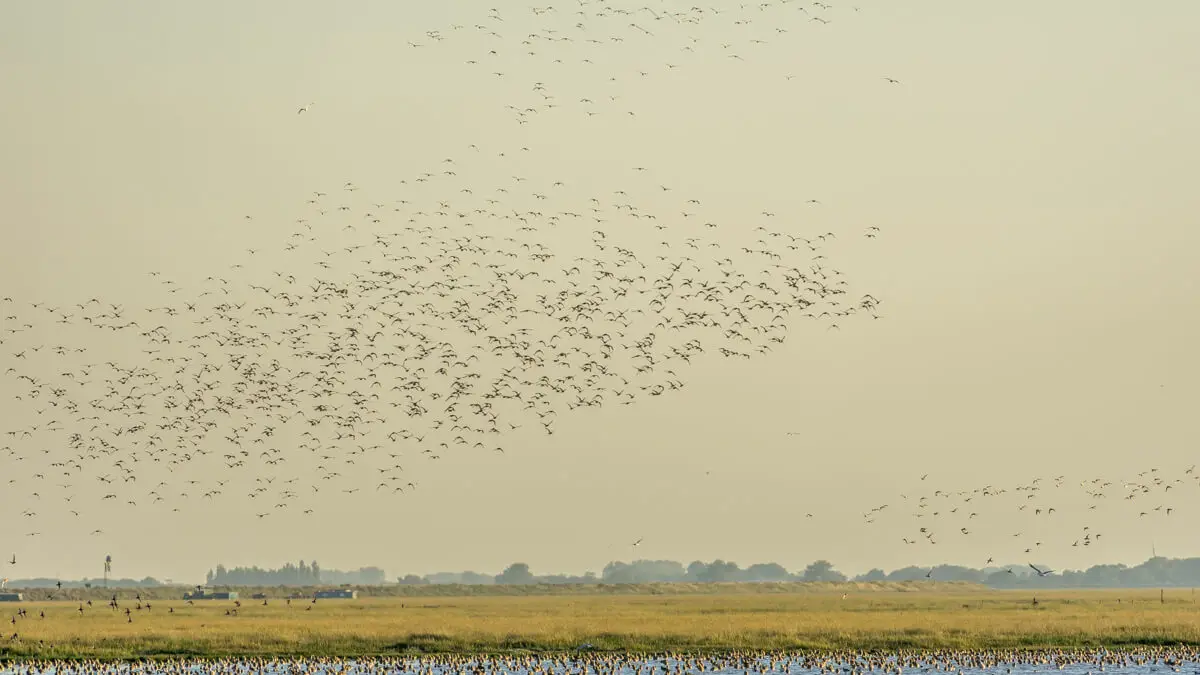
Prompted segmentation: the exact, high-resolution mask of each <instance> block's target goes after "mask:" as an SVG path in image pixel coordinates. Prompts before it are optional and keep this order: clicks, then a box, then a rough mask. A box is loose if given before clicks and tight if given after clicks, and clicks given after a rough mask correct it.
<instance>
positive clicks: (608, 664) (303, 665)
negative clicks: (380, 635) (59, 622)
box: [0, 645, 1200, 675]
mask: <svg viewBox="0 0 1200 675" xmlns="http://www.w3.org/2000/svg"><path fill="white" fill-rule="evenodd" d="M588 647H589V645H581V646H580V648H579V651H580V653H579V654H576V655H561V656H555V657H541V656H511V657H474V656H472V657H467V656H463V657H455V656H423V657H404V658H389V657H384V658H360V659H336V658H320V659H244V660H241V659H239V660H211V661H186V660H172V661H161V662H136V663H112V664H110V663H104V662H84V663H79V662H57V663H45V662H39V663H14V664H12V665H10V666H8V667H7V669H3V668H0V675H184V674H191V673H194V674H196V675H243V674H248V673H267V674H271V675H294V674H297V673H303V674H306V675H401V674H405V675H699V674H700V673H723V674H725V675H800V674H804V675H834V674H835V673H848V674H850V675H867V674H868V673H879V674H881V675H901V674H902V673H905V672H908V673H958V674H960V675H961V674H963V673H1005V674H1006V675H1011V674H1012V673H1017V674H1018V675H1025V674H1027V673H1044V672H1051V671H1061V672H1065V673H1071V674H1073V675H1074V674H1078V675H1092V674H1093V673H1100V672H1108V673H1116V674H1119V675H1142V674H1143V673H1160V672H1189V673H1190V672H1195V670H1196V666H1197V664H1198V662H1200V653H1198V652H1197V651H1196V650H1195V649H1194V648H1183V647H1154V648H1141V649H1134V650H1121V651H1111V650H1106V649H1087V650H1053V651H982V652H956V651H942V652H923V653H911V652H900V653H898V654H890V655H884V654H876V653H869V652H853V651H840V652H827V653H825V652H815V653H805V654H761V653H753V652H745V653H735V654H729V655H714V656H691V655H683V654H660V655H648V656H633V655H620V656H617V655H609V654H596V653H587V650H588Z"/></svg>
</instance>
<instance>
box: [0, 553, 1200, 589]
mask: <svg viewBox="0 0 1200 675" xmlns="http://www.w3.org/2000/svg"><path fill="white" fill-rule="evenodd" d="M1035 564H1036V563H1035ZM1039 567H1041V569H1043V570H1045V569H1047V568H1046V567H1045V566H1041V565H1039ZM910 581H936V582H965V583H975V584H983V585H985V586H988V587H990V588H997V589H1004V588H1139V587H1195V586H1200V558H1165V557H1161V556H1160V557H1154V558H1150V559H1148V560H1146V561H1145V562H1143V563H1141V564H1139V565H1135V566H1132V567H1131V566H1128V565H1123V564H1102V565H1094V566H1092V567H1090V568H1088V569H1086V570H1065V571H1062V572H1055V573H1053V574H1049V575H1046V576H1039V575H1038V574H1036V573H1035V572H1034V571H1033V569H1032V568H1031V567H1030V566H1029V564H1028V563H1020V564H1013V565H1007V566H1003V567H986V568H982V569H974V568H970V567H963V566H959V565H939V566H936V567H934V568H932V573H931V570H930V568H929V567H918V566H910V567H903V568H900V569H896V570H892V571H891V572H885V571H884V570H882V569H872V570H870V571H869V572H866V573H865V574H860V575H858V576H854V577H850V576H847V575H845V574H843V573H841V572H839V571H837V569H836V568H835V567H834V565H833V564H832V563H830V562H829V561H827V560H818V561H816V562H813V563H812V564H810V565H808V566H807V567H806V568H804V569H803V570H800V571H795V572H792V571H788V570H787V569H786V568H784V567H783V566H782V565H779V564H777V563H758V564H754V565H750V566H749V567H745V568H742V567H740V566H739V565H738V564H737V563H734V562H729V561H725V560H714V561H712V562H708V563H705V562H702V561H699V560H697V561H695V562H692V563H691V564H689V565H687V566H684V565H683V564H682V563H680V562H677V561H674V560H638V561H634V562H632V563H625V562H611V563H609V564H608V565H607V566H605V568H604V570H603V571H602V572H601V573H600V574H599V575H596V574H594V573H592V572H588V573H586V574H583V575H568V574H549V575H536V574H534V573H533V571H532V570H531V569H530V567H529V565H527V564H525V563H513V564H512V565H510V566H508V567H507V568H506V569H505V570H504V571H503V572H501V573H500V574H495V575H493V574H484V573H480V572H471V571H466V572H438V573H434V574H426V575H423V576H419V575H415V574H407V575H403V576H400V577H397V578H394V579H388V578H387V573H386V572H385V571H384V570H383V569H382V568H379V567H362V568H359V569H357V570H352V571H341V570H327V569H322V568H321V566H320V565H319V563H317V562H316V561H313V562H311V563H308V562H305V561H303V560H302V561H299V563H287V564H285V565H283V566H282V567H280V568H278V569H262V568H259V567H232V568H229V567H225V566H224V565H217V566H216V567H215V568H213V569H212V570H209V572H208V574H207V575H206V579H205V582H204V583H205V585H208V586H219V587H268V586H284V587H296V588H299V587H313V586H322V585H351V586H368V587H378V586H397V587H414V586H447V585H457V586H497V585H499V586H511V585H542V586H546V585H589V584H593V585H601V584H605V585H613V584H628V585H634V584H671V583H680V584H684V583H686V584H711V583H764V582H777V583H780V582H783V583H786V582H791V583H795V582H804V583H830V582H834V583H837V582H910ZM60 582H61V583H62V586H63V588H81V587H85V588H100V587H104V586H107V587H109V588H147V587H160V586H178V585H189V584H180V583H174V582H172V581H171V580H169V579H167V580H159V579H155V578H154V577H145V578H143V579H108V580H107V581H106V580H103V579H83V580H75V581H66V580H59V579H50V578H37V579H14V580H10V581H9V582H8V587H9V588H10V589H18V588H29V589H34V588H51V587H56V586H57V585H58V584H59V583H60Z"/></svg>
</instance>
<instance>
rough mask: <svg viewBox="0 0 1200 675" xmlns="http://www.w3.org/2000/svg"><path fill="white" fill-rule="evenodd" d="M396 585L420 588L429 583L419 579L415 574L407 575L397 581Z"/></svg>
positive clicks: (422, 578)
mask: <svg viewBox="0 0 1200 675" xmlns="http://www.w3.org/2000/svg"><path fill="white" fill-rule="evenodd" d="M396 583H398V584H401V585H402V586H420V585H423V584H426V583H429V582H427V581H425V578H424V577H419V576H417V575H415V574H406V575H404V576H402V577H400V578H399V579H397V580H396Z"/></svg>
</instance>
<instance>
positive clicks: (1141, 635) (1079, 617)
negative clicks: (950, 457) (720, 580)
mask: <svg viewBox="0 0 1200 675" xmlns="http://www.w3.org/2000/svg"><path fill="white" fill-rule="evenodd" d="M744 586H750V585H739V587H738V588H730V589H728V590H727V592H722V593H708V594H675V595H666V594H658V595H651V594H642V595H636V594H621V595H580V594H575V595H557V596H510V597H503V596H475V597H466V596H463V597H407V598H362V599H358V600H321V601H318V602H317V603H316V604H310V602H309V601H308V600H294V601H292V603H291V605H290V606H289V605H287V604H286V603H285V601H283V600H279V599H273V600H270V601H269V604H268V605H267V606H263V605H262V601H255V600H249V599H243V600H242V606H241V608H240V610H239V612H238V615H236V616H227V615H226V611H227V610H232V609H233V608H234V604H233V602H232V601H202V602H197V603H196V604H195V605H187V604H186V603H184V602H183V601H180V600H158V601H151V605H152V609H150V610H149V611H147V610H145V609H143V610H141V611H134V612H133V613H132V617H133V622H132V623H128V622H127V619H126V617H125V615H124V613H123V609H124V607H126V606H128V607H131V608H132V607H134V606H135V605H136V603H135V601H134V600H133V599H132V593H131V592H126V593H125V594H128V595H129V596H130V597H129V598H128V599H123V600H122V601H121V602H122V609H121V611H113V610H112V609H110V608H108V607H106V606H105V604H104V602H103V601H99V602H94V606H93V607H91V608H87V609H86V610H85V612H84V613H83V614H82V615H80V613H79V612H78V611H77V608H78V606H79V604H78V602H74V601H40V602H25V603H22V604H21V605H20V606H21V607H24V608H25V609H26V611H27V612H28V618H24V619H18V620H17V623H16V624H15V625H14V624H12V623H11V622H10V621H9V616H11V615H12V614H13V613H14V612H15V611H16V609H17V607H18V606H17V605H16V604H13V605H8V606H6V605H0V617H2V619H3V621H5V624H4V626H5V627H4V629H3V630H4V633H3V639H2V640H0V657H4V658H26V657H47V658H49V657H56V658H57V657H99V658H130V657H165V656H198V657H203V656H234V655H239V656H250V655H285V654H286V655H297V656H305V655H307V656H315V655H330V656H333V655H341V656H351V655H365V654H396V653H414V652H443V653H444V652H458V653H468V652H512V651H568V650H572V649H575V648H576V647H577V646H578V645H580V644H581V643H584V642H590V643H592V644H594V645H595V646H596V647H598V648H600V649H605V650H620V651H632V652H648V651H667V650H694V651H701V650H703V651H712V650H732V649H763V650H796V649H838V648H861V649H900V648H906V649H922V648H928V649H941V648H949V649H974V648H1034V647H1068V646H1078V647H1084V646H1109V647H1120V646H1134V645H1155V644H1159V645H1162V644H1180V643H1184V644H1191V645H1196V644H1200V607H1198V606H1197V605H1196V604H1195V602H1194V600H1193V594H1192V592H1191V591H1189V590H1174V591H1168V592H1167V593H1166V596H1165V600H1166V601H1165V603H1161V602H1160V600H1159V591H1157V590H1152V591H1149V590H1136V591H1131V590H1121V591H1110V590H1105V591H1058V592H1038V593H1036V596H1037V600H1038V604H1037V605H1036V606H1035V605H1034V604H1033V603H1032V599H1033V596H1034V594H1032V593H1031V592H1030V591H990V590H986V589H982V588H981V587H971V586H942V587H940V590H920V589H918V588H914V587H913V586H912V585H909V586H905V587H902V590H896V589H895V587H892V588H889V587H887V586H886V585H885V586H882V587H881V586H875V587H870V588H867V589H864V588H863V587H862V586H861V585H854V584H845V585H837V584H823V585H814V588H813V589H811V590H809V591H808V592H803V593H799V592H793V593H780V592H770V593H756V592H752V591H748V590H746V589H745V588H743V587H744ZM843 594H845V597H844V598H843ZM123 595H124V594H123ZM171 609H173V610H174V613H170V610H171ZM43 611H44V612H45V618H44V619H43V618H40V614H41V612H43ZM13 632H16V633H17V634H18V638H17V639H15V640H14V639H10V637H11V634H12V633H13Z"/></svg>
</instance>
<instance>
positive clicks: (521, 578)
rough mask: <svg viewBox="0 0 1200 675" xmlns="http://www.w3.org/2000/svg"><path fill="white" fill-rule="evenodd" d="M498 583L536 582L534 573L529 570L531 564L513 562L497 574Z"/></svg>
mask: <svg viewBox="0 0 1200 675" xmlns="http://www.w3.org/2000/svg"><path fill="white" fill-rule="evenodd" d="M496 583H498V584H532V583H534V578H533V573H532V572H530V571H529V565H526V564H525V563H513V564H511V565H509V566H508V569H506V570H504V571H503V572H501V573H500V574H499V575H497V576H496Z"/></svg>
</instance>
